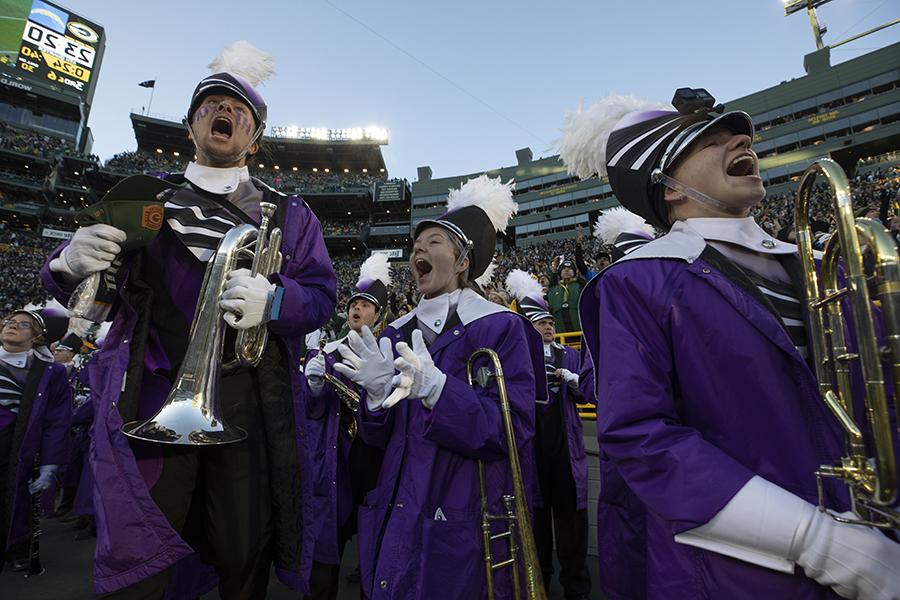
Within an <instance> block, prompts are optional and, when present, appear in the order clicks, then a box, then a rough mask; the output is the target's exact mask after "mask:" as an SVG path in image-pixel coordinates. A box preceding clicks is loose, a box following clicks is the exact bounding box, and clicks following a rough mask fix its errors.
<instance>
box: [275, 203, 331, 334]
mask: <svg viewBox="0 0 900 600" xmlns="http://www.w3.org/2000/svg"><path fill="white" fill-rule="evenodd" d="M298 200H299V199H298ZM304 209H305V210H302V211H298V213H299V214H300V218H299V219H298V221H299V223H296V224H295V223H290V224H286V226H292V227H297V231H296V232H295V233H294V235H295V236H296V237H295V238H294V239H295V240H296V241H295V243H294V247H293V249H291V250H290V254H289V255H286V256H285V257H284V261H285V266H284V267H282V272H281V273H274V274H272V275H271V276H270V277H269V281H271V282H273V283H277V284H278V285H280V286H281V287H283V288H284V298H283V299H282V305H281V313H280V315H279V318H278V319H277V320H275V321H270V322H269V330H270V331H271V332H272V333H274V334H275V335H279V336H282V337H301V336H304V335H306V334H307V333H309V332H310V331H313V330H314V329H316V328H317V327H320V326H321V325H322V324H323V323H325V322H326V321H327V320H328V319H329V318H330V317H331V313H332V312H333V311H334V305H335V302H336V301H337V300H336V292H335V287H336V280H335V276H334V269H333V268H332V266H331V259H330V258H329V257H328V251H327V250H326V249H325V239H324V238H323V237H322V228H321V226H320V225H319V221H318V219H316V217H315V215H313V213H312V211H311V210H310V209H309V208H308V207H305V206H304Z"/></svg>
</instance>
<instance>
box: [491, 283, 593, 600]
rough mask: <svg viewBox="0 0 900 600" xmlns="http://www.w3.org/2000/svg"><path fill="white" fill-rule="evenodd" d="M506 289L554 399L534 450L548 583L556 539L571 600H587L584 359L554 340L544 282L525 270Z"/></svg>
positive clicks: (540, 545) (543, 408) (537, 515)
mask: <svg viewBox="0 0 900 600" xmlns="http://www.w3.org/2000/svg"><path fill="white" fill-rule="evenodd" d="M506 289H507V290H509V292H510V293H511V294H513V295H514V296H515V297H516V300H517V302H518V307H519V312H520V313H521V314H522V315H524V316H525V318H527V319H528V320H529V321H531V323H532V325H533V326H534V328H535V330H536V331H537V332H538V333H539V334H540V335H541V338H542V339H543V342H544V366H545V370H546V373H547V385H548V386H549V392H550V393H549V400H550V401H549V403H548V404H542V405H539V406H538V407H537V415H536V416H537V426H536V430H535V438H534V449H535V457H536V462H537V465H536V466H537V478H538V484H539V486H540V487H539V489H540V494H538V500H537V501H536V502H535V507H534V537H535V543H536V544H537V549H538V554H539V556H540V559H541V570H542V571H543V574H544V585H545V586H546V587H547V590H548V591H549V589H550V582H551V580H552V578H553V541H554V539H555V540H556V557H557V558H558V559H559V565H560V573H559V583H560V585H562V587H563V591H564V592H565V597H566V598H567V599H584V600H587V598H588V595H589V594H590V593H591V575H590V573H589V572H588V568H587V548H588V516H587V478H588V477H587V455H586V454H585V452H584V436H583V433H582V427H581V417H580V416H579V415H578V408H577V407H576V406H575V404H576V403H578V402H581V401H582V396H581V391H580V390H579V378H578V375H579V369H580V363H581V357H580V356H579V353H578V351H577V350H575V349H574V348H570V347H568V346H563V345H561V344H559V343H557V342H556V341H555V338H556V329H555V327H554V321H553V315H551V314H550V312H549V309H548V306H547V301H546V300H544V296H543V294H542V293H541V284H540V283H538V282H537V280H536V279H534V278H533V277H532V276H531V275H529V274H528V273H526V272H525V271H522V270H520V269H513V270H512V271H510V273H509V275H507V276H506Z"/></svg>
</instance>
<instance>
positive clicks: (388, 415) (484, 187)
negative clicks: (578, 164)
mask: <svg viewBox="0 0 900 600" xmlns="http://www.w3.org/2000/svg"><path fill="white" fill-rule="evenodd" d="M510 187H511V186H510V184H502V183H501V182H500V181H499V180H495V179H489V178H488V177H487V176H484V175H483V176H481V177H478V178H476V179H472V180H470V181H468V182H467V183H465V184H464V185H463V186H462V187H461V188H460V189H459V190H453V191H451V192H450V196H449V198H448V211H447V212H446V213H445V214H444V215H442V216H441V217H439V218H437V219H429V220H424V221H422V222H420V223H419V224H418V226H417V227H416V230H415V236H414V245H413V250H412V253H411V255H410V263H409V267H410V270H411V271H412V274H413V277H414V278H415V281H416V285H417V287H418V290H419V292H420V293H421V294H422V298H421V300H420V301H419V304H418V305H417V306H416V308H415V309H414V310H413V311H411V312H410V313H409V314H407V315H405V316H404V317H402V318H400V319H398V320H396V321H394V322H393V323H391V324H390V325H389V326H388V327H387V329H386V330H385V331H384V332H383V333H382V336H381V339H380V340H379V341H376V340H375V337H374V336H373V335H372V333H371V332H370V331H369V330H368V329H367V328H364V329H363V334H362V336H360V335H358V334H356V333H355V332H353V333H351V334H350V336H349V338H350V340H349V341H350V349H348V348H346V347H345V346H341V347H340V352H341V354H342V355H343V356H344V362H342V363H340V364H337V365H335V370H336V371H338V372H339V373H342V374H344V375H346V376H347V377H348V378H349V379H351V380H352V381H354V382H355V383H356V384H357V385H359V386H361V387H363V388H364V389H365V390H366V395H365V402H363V403H361V406H360V415H361V428H360V431H361V433H362V435H363V437H364V439H366V440H367V441H368V442H370V443H372V444H375V445H378V446H380V447H382V448H384V449H385V455H384V463H383V465H382V468H381V473H380V474H379V477H378V484H377V486H376V487H375V489H374V490H372V492H370V493H369V494H368V495H367V496H366V501H365V504H364V505H363V506H360V507H359V546H360V571H361V585H362V591H363V594H364V595H365V596H366V597H369V598H372V599H387V598H392V599H404V598H442V599H447V600H452V599H454V598H461V599H462V598H464V599H466V600H471V599H473V598H482V597H484V596H485V586H486V581H485V574H484V571H485V566H484V559H483V552H484V550H483V548H482V532H481V517H480V513H481V510H480V504H481V501H480V495H479V478H478V462H477V461H478V460H479V459H480V460H483V461H484V464H485V481H486V488H487V498H488V502H489V504H490V507H491V510H492V511H501V512H503V513H504V514H505V512H506V510H505V509H503V508H501V506H502V504H501V499H500V496H501V494H502V493H509V490H511V489H512V488H511V483H510V482H511V474H510V468H509V462H508V459H507V456H508V448H507V443H506V439H505V435H504V426H503V420H502V417H501V412H500V407H499V401H498V394H497V385H496V383H495V382H494V381H491V379H493V378H492V377H490V376H489V374H488V372H487V370H486V369H483V368H482V367H483V366H484V365H486V361H485V360H484V359H483V358H479V359H478V360H477V361H476V363H475V365H474V373H476V374H479V373H480V374H481V376H479V379H482V380H484V384H477V385H476V386H475V387H470V386H469V385H468V383H467V377H466V364H467V361H468V359H469V356H470V355H471V354H472V353H473V352H474V351H476V350H477V349H479V348H482V347H489V348H491V349H493V350H494V351H495V352H497V354H498V355H499V356H500V359H501V361H502V363H503V371H504V375H505V381H506V385H507V389H508V395H509V402H510V405H511V413H512V417H511V418H512V426H513V429H514V431H515V436H516V443H517V446H518V452H519V457H520V459H521V463H522V471H523V472H522V475H523V480H524V483H525V486H526V489H529V488H530V486H531V485H533V481H532V474H533V470H532V469H533V464H532V462H533V461H532V458H531V454H532V446H531V439H532V437H533V435H534V410H535V398H536V397H538V398H539V399H543V398H544V394H545V393H546V392H545V386H544V379H543V374H542V373H543V360H542V356H541V345H540V338H539V336H538V335H537V334H536V333H535V332H534V329H533V328H532V327H531V326H530V325H529V324H528V323H527V322H525V321H524V320H523V319H522V317H520V316H519V315H517V314H515V313H513V312H512V311H510V310H509V309H508V308H506V307H503V306H499V305H497V304H494V303H492V302H489V301H488V300H486V299H484V298H483V297H481V296H480V295H478V294H477V293H476V292H475V291H473V289H472V286H473V285H474V282H473V280H474V279H476V278H478V277H479V276H480V275H481V274H482V273H483V271H484V270H485V269H486V268H487V266H488V264H489V263H490V262H491V257H492V255H493V253H494V247H495V245H496V232H497V231H503V230H504V228H505V227H506V223H507V221H508V219H509V217H510V216H511V215H512V214H513V212H514V211H515V207H516V205H515V203H514V202H513V200H512V193H511V189H510ZM351 349H352V351H351ZM395 355H396V361H395ZM395 366H396V368H397V369H398V370H399V374H397V375H396V376H395ZM536 388H537V389H536ZM537 390H541V391H540V392H538V391H537ZM501 490H505V491H501ZM520 518H527V517H523V516H521V515H520ZM493 555H494V560H495V561H499V560H502V558H503V557H505V556H507V555H508V554H507V551H506V550H505V549H504V548H503V547H502V544H501V543H499V542H498V543H496V544H495V545H494V546H493ZM495 584H496V588H497V597H498V598H510V596H511V591H510V574H509V569H506V570H505V571H497V572H496V574H495Z"/></svg>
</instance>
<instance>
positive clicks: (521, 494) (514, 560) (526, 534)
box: [466, 348, 547, 600]
mask: <svg viewBox="0 0 900 600" xmlns="http://www.w3.org/2000/svg"><path fill="white" fill-rule="evenodd" d="M481 355H485V356H487V357H488V359H489V360H490V361H491V363H492V366H493V368H494V372H493V373H492V375H494V376H495V377H496V380H497V390H498V393H499V395H500V413H501V415H503V428H504V430H505V433H506V446H507V452H508V455H509V469H510V472H511V474H512V485H513V493H512V494H506V495H504V496H503V498H502V500H503V505H504V507H505V508H506V514H500V515H494V514H491V513H490V507H489V505H488V498H487V492H486V490H485V484H484V462H483V461H480V460H479V461H478V482H479V485H480V488H481V533H482V537H483V543H484V568H485V575H486V577H487V596H488V600H494V571H495V570H497V569H501V568H503V567H512V583H513V596H514V597H515V598H519V597H520V596H519V594H520V591H521V582H520V581H519V564H518V552H519V546H518V545H517V544H516V529H517V528H518V530H519V539H520V540H521V544H522V548H521V550H522V554H523V563H524V564H523V568H524V571H525V592H526V596H525V597H526V598H528V600H546V598H547V593H546V591H545V590H544V580H543V577H542V575H541V566H540V561H539V560H538V553H537V546H536V545H535V543H534V534H533V532H532V530H531V513H530V512H529V511H528V503H527V502H526V499H525V484H524V481H523V480H522V467H521V466H520V465H519V451H518V448H517V446H516V435H515V432H514V431H513V425H512V414H511V412H510V407H509V396H508V395H507V392H506V380H505V379H504V377H503V365H502V364H501V363H500V357H499V356H498V355H497V353H496V352H494V351H493V350H491V349H490V348H479V349H478V350H476V351H475V352H473V353H472V355H471V356H469V361H468V363H467V364H466V375H467V376H468V380H469V385H474V384H475V383H476V380H477V381H479V382H481V383H486V381H482V378H481V377H477V378H476V377H475V376H474V375H473V373H472V367H473V365H474V364H475V359H477V358H478V357H479V356H481ZM485 379H486V378H485ZM492 521H505V522H506V524H507V530H506V531H503V532H500V533H497V534H492V533H491V522H492ZM502 539H505V540H507V543H508V545H509V558H508V559H506V560H503V561H501V562H498V563H494V558H493V553H492V552H491V543H492V542H494V541H496V540H502Z"/></svg>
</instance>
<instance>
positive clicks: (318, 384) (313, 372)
mask: <svg viewBox="0 0 900 600" xmlns="http://www.w3.org/2000/svg"><path fill="white" fill-rule="evenodd" d="M303 374H304V375H306V382H307V384H309V390H310V391H311V392H312V395H313V396H320V395H321V394H322V390H323V389H324V388H325V379H324V376H325V354H324V353H322V352H319V353H318V354H316V355H315V356H314V357H313V358H312V360H310V361H309V362H308V363H306V364H305V365H304V366H303Z"/></svg>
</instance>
